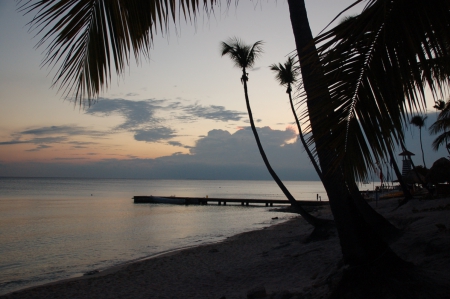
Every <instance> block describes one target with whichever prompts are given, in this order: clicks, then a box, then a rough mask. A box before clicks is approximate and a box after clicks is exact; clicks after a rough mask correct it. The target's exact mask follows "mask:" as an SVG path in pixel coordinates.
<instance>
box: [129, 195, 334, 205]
mask: <svg viewBox="0 0 450 299" xmlns="http://www.w3.org/2000/svg"><path fill="white" fill-rule="evenodd" d="M133 199H134V203H168V204H184V205H190V204H197V205H207V204H209V203H217V204H218V205H219V206H220V205H224V206H225V205H227V203H234V204H235V203H240V204H241V205H242V206H249V205H250V204H265V206H266V207H268V206H270V207H273V205H274V204H275V205H289V204H290V203H289V201H288V200H276V199H251V198H208V197H201V198H200V197H175V196H134V197H133ZM301 204H302V206H325V205H328V201H315V200H302V201H301Z"/></svg>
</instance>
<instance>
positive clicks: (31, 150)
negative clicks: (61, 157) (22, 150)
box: [26, 144, 51, 152]
mask: <svg viewBox="0 0 450 299" xmlns="http://www.w3.org/2000/svg"><path fill="white" fill-rule="evenodd" d="M50 147H51V146H49V145H45V144H41V145H39V146H38V147H36V148H34V149H29V150H26V151H27V152H37V151H40V150H41V149H46V148H50Z"/></svg>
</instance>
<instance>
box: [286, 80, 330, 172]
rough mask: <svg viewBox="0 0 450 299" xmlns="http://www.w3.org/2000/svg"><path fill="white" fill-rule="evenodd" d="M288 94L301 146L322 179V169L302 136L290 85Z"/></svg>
mask: <svg viewBox="0 0 450 299" xmlns="http://www.w3.org/2000/svg"><path fill="white" fill-rule="evenodd" d="M288 94H289V102H290V103H291V109H292V114H294V118H295V122H296V123H297V128H298V134H299V135H300V140H301V141H302V144H303V147H304V148H305V151H306V153H307V154H308V157H309V160H311V163H312V164H313V166H314V169H315V170H316V172H317V174H318V175H319V178H320V180H321V181H322V171H321V170H320V168H319V165H317V162H316V159H314V156H313V154H312V153H311V151H310V150H309V147H308V144H307V143H306V141H305V137H304V136H303V132H302V127H301V126H300V121H299V120H298V116H297V113H296V112H295V107H294V102H293V101H292V94H291V91H290V86H289V87H288Z"/></svg>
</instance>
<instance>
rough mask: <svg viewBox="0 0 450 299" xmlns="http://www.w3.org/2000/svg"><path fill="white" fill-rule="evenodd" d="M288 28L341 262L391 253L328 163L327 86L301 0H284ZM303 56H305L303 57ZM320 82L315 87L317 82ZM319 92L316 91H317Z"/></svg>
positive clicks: (356, 263)
mask: <svg viewBox="0 0 450 299" xmlns="http://www.w3.org/2000/svg"><path fill="white" fill-rule="evenodd" d="M288 5H289V11H290V17H291V24H292V29H293V32H294V37H295V43H296V48H297V53H298V58H299V61H300V67H301V73H302V79H303V86H304V89H305V92H306V95H307V107H308V112H309V116H310V123H311V130H312V134H313V137H314V142H315V144H316V150H317V154H318V157H319V162H320V168H321V170H322V175H323V179H322V182H323V184H324V187H325V190H326V192H327V194H328V198H329V201H330V207H331V211H332V213H333V216H334V220H335V224H336V227H337V230H338V235H339V239H340V244H341V249H342V253H343V257H344V262H345V263H347V264H349V265H351V266H359V265H362V264H367V263H372V262H373V261H374V260H376V259H378V258H380V257H381V256H382V255H384V256H386V254H387V255H389V256H395V254H394V253H393V252H392V251H391V250H390V248H389V246H388V245H387V243H386V242H384V241H383V240H382V239H381V238H380V237H378V235H377V234H376V233H375V232H374V231H373V229H372V228H371V227H370V226H369V225H368V224H367V223H366V221H364V219H363V218H362V216H361V214H360V213H359V211H358V209H357V207H356V205H355V204H354V202H353V200H352V199H351V198H350V197H349V196H348V195H349V190H348V189H347V187H346V182H345V179H344V175H343V173H342V172H340V170H339V167H332V165H333V159H334V158H335V154H334V149H332V148H328V147H327V144H326V139H327V137H328V136H329V135H327V134H329V131H327V132H321V131H319V129H318V124H319V123H320V120H321V119H322V118H325V117H327V114H328V113H327V111H323V107H324V105H322V103H324V102H326V101H328V100H329V99H330V95H329V92H328V86H326V85H325V84H324V80H323V72H322V66H321V63H320V59H319V55H318V53H317V49H316V47H315V45H314V41H313V37H312V33H311V29H310V27H309V22H308V17H307V13H306V7H305V2H304V0H288ZM305 57H308V61H306V59H305ZM319 84H322V86H320V87H319V88H318V85H319ZM318 90H319V91H320V92H317V91H318Z"/></svg>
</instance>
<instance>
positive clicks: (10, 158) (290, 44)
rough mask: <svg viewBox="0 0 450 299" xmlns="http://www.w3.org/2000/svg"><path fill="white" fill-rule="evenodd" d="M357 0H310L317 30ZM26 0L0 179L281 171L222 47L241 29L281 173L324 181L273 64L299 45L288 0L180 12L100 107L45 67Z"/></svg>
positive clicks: (9, 76) (5, 8)
mask: <svg viewBox="0 0 450 299" xmlns="http://www.w3.org/2000/svg"><path fill="white" fill-rule="evenodd" d="M350 3H352V1H350V0H339V1H336V0H307V1H306V5H307V11H308V16H309V20H310V24H311V28H312V31H313V35H316V34H317V33H319V32H320V31H321V30H322V29H323V28H324V27H325V26H326V25H327V24H328V23H329V22H330V21H331V20H332V19H333V18H334V17H335V16H336V14H337V13H339V12H340V11H341V10H343V9H344V8H345V7H347V6H348V5H349V4H350ZM17 8H18V7H17V5H16V2H15V1H12V0H10V1H0V176H19V177H36V176H37V177H104V178H152V179H270V176H269V174H268V173H267V171H266V169H265V167H264V164H263V162H262V159H261V157H260V156H259V153H258V151H257V147H256V143H255V141H254V138H253V135H252V133H251V130H250V129H249V122H248V116H247V112H246V107H245V99H244V94H243V88H242V85H241V83H240V76H241V75H240V70H239V69H237V68H235V67H233V63H232V62H231V61H230V60H229V58H227V57H221V55H220V51H219V45H220V42H221V41H226V40H227V39H228V38H230V37H234V36H236V37H239V38H241V39H242V40H244V41H245V42H247V43H254V42H256V41H258V40H262V41H263V42H264V54H263V55H262V57H261V58H260V59H259V60H258V61H257V63H256V65H255V68H254V69H253V70H250V72H249V82H248V84H249V95H250V101H251V104H252V111H253V115H254V118H255V119H256V121H257V127H258V128H259V129H258V130H259V132H260V134H261V136H260V137H261V140H262V143H263V146H264V148H265V150H266V151H267V153H268V157H269V160H270V161H271V162H272V164H273V167H274V168H275V170H276V171H277V172H278V173H279V175H280V177H281V178H282V179H286V180H316V179H318V177H317V175H316V174H315V172H314V170H313V167H312V165H311V163H310V162H309V160H308V158H307V155H306V153H305V151H304V149H303V147H302V146H301V144H300V142H299V141H298V139H297V134H296V130H295V126H294V119H293V116H292V113H291V111H290V106H289V99H288V98H287V95H286V93H285V89H284V88H283V87H281V86H279V85H278V83H277V82H276V80H275V79H274V74H273V73H272V72H271V71H270V70H269V66H270V65H271V64H273V63H280V62H284V61H285V60H286V58H287V55H288V54H289V53H290V52H291V51H293V50H294V49H295V44H294V37H293V34H292V29H291V24H290V20H289V11H288V6H287V2H286V1H280V0H278V1H239V4H238V5H237V7H235V6H234V4H233V5H231V7H230V8H229V9H227V8H226V6H225V5H223V6H222V7H221V8H216V10H215V13H214V14H213V15H210V16H207V15H205V14H201V15H199V17H198V19H197V21H196V22H195V24H191V23H186V22H183V21H181V22H180V23H179V24H178V25H177V26H176V28H175V27H172V30H171V31H170V32H169V33H168V34H165V35H164V36H161V35H158V36H156V37H155V39H154V43H153V47H152V49H151V52H150V58H149V59H142V60H141V61H140V63H139V64H137V63H135V62H134V61H133V60H131V64H130V66H129V68H128V69H127V70H126V72H125V74H124V75H123V76H122V77H119V78H118V77H113V78H112V81H111V85H110V86H109V87H108V88H107V89H105V90H104V92H102V93H101V95H100V98H99V100H98V101H97V102H96V103H95V104H93V105H91V106H90V107H89V106H86V107H82V106H81V107H80V106H79V105H77V104H75V103H74V102H72V101H70V100H68V99H66V98H64V97H63V94H62V93H60V92H58V89H57V87H56V88H55V87H54V88H52V87H51V86H52V79H53V76H54V75H55V72H54V71H52V69H51V68H49V67H47V66H42V65H41V62H42V59H43V58H44V55H43V53H44V50H45V48H37V49H36V48H35V45H36V44H37V42H38V41H39V37H40V35H37V36H35V35H36V32H29V26H27V23H28V22H29V21H30V19H31V18H32V16H33V15H32V14H29V15H23V13H22V12H19V11H18V9H17ZM432 106H433V105H432V101H431V104H428V110H429V113H430V118H429V119H428V120H427V124H428V125H430V124H431V123H432V121H431V120H432V118H433V117H435V116H436V113H435V112H434V110H433V109H432ZM425 133H426V131H425ZM425 135H428V133H426V134H424V138H425V139H424V144H426V142H427V141H426V138H427V137H429V136H425ZM407 136H408V140H407V145H408V149H410V150H411V151H412V152H415V153H416V154H417V155H416V156H415V158H414V159H415V163H416V164H423V163H421V155H420V149H419V147H418V145H419V141H418V131H417V129H411V130H410V131H409V132H407ZM429 139H430V140H432V138H431V137H430V138H429ZM425 151H426V156H427V157H426V158H427V161H426V162H427V164H429V165H427V166H431V164H432V162H434V161H435V160H436V159H438V158H440V157H442V156H446V152H444V151H440V152H438V153H435V152H433V151H432V150H431V141H430V142H429V143H428V144H426V146H425Z"/></svg>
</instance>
